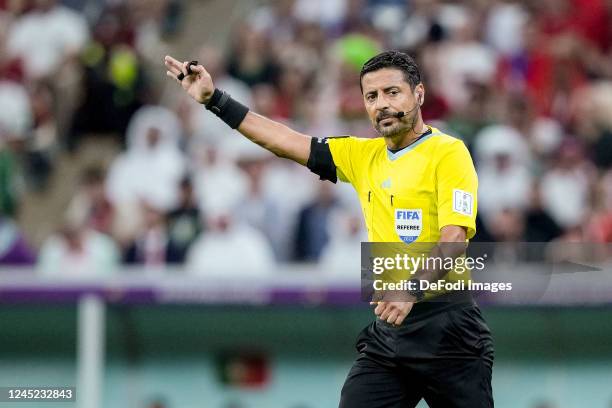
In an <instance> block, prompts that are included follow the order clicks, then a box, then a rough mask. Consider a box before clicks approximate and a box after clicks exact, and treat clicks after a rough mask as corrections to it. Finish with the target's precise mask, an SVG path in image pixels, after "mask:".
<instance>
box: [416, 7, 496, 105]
mask: <svg viewBox="0 0 612 408" xmlns="http://www.w3.org/2000/svg"><path fill="white" fill-rule="evenodd" d="M437 18H438V21H439V22H440V25H441V27H443V31H444V32H445V33H446V34H448V35H449V38H448V39H447V40H446V41H444V42H442V43H441V45H440V47H438V48H436V49H437V52H433V53H432V54H430V56H429V58H433V61H432V63H430V64H429V67H430V69H431V70H433V72H431V73H430V74H431V75H430V77H428V82H429V83H432V84H435V88H436V90H438V91H439V92H440V94H441V96H442V97H443V98H444V100H445V101H446V102H448V104H449V105H450V106H451V108H453V109H456V108H459V107H461V106H464V105H465V104H466V103H467V102H468V99H469V96H470V89H469V87H468V84H469V83H470V82H471V81H473V82H477V83H482V84H486V83H489V82H490V81H491V80H492V79H493V76H494V74H495V70H496V53H495V51H494V50H493V49H492V48H490V47H488V46H487V45H486V44H483V43H481V42H479V41H478V30H479V28H480V27H479V24H478V23H477V18H478V16H477V15H476V12H475V11H474V10H468V9H467V8H466V7H465V6H463V5H460V4H445V5H444V6H442V7H441V8H440V10H439V12H438V15H437Z"/></svg>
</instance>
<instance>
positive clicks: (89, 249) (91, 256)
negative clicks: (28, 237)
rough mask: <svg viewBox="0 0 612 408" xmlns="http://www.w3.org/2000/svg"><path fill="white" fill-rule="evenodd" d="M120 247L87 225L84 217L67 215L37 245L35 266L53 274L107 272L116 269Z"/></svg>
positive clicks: (97, 274) (91, 274) (108, 273)
mask: <svg viewBox="0 0 612 408" xmlns="http://www.w3.org/2000/svg"><path fill="white" fill-rule="evenodd" d="M118 264H119V250H118V248H117V246H116V244H115V243H114V242H113V240H112V239H111V238H110V237H108V236H106V235H104V234H101V233H99V232H97V231H95V230H94V229H92V228H90V227H88V226H87V225H86V223H85V219H83V218H82V217H77V218H74V219H70V218H68V217H67V218H66V219H65V221H64V223H63V225H62V227H61V228H60V230H59V231H58V232H57V233H56V234H53V235H51V236H50V237H49V238H47V239H46V240H45V242H44V243H43V245H42V248H41V249H40V254H39V258H38V270H39V271H40V273H42V274H45V275H53V276H82V277H85V276H109V275H112V274H114V273H116V272H117V268H118Z"/></svg>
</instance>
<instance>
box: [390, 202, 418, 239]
mask: <svg viewBox="0 0 612 408" xmlns="http://www.w3.org/2000/svg"><path fill="white" fill-rule="evenodd" d="M422 230H423V210H422V209H420V208H416V209H405V208H396V209H395V232H396V233H397V235H398V236H399V237H400V239H401V240H402V241H404V242H405V243H406V244H410V243H411V242H414V241H416V239H417V238H418V237H419V236H420V235H421V231H422Z"/></svg>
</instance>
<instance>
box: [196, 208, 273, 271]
mask: <svg viewBox="0 0 612 408" xmlns="http://www.w3.org/2000/svg"><path fill="white" fill-rule="evenodd" d="M239 212H240V206H238V205H237V203H235V205H234V206H228V207H225V208H217V209H216V210H210V211H208V212H207V213H206V232H205V233H204V234H202V235H200V237H199V238H198V239H197V240H196V241H195V242H194V243H193V245H192V246H191V248H190V249H189V252H188V254H187V264H186V269H187V271H188V272H189V273H191V274H193V275H199V276H219V275H224V276H225V277H227V278H230V279H231V278H232V277H236V278H240V277H245V276H263V275H269V274H271V273H273V271H274V269H275V260H274V252H273V251H272V247H271V246H270V244H269V242H268V240H267V239H266V237H265V235H263V234H262V233H261V232H260V231H258V230H257V229H255V228H253V227H251V226H249V225H248V224H246V223H245V222H241V221H240V217H239Z"/></svg>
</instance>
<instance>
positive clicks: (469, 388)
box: [340, 301, 494, 408]
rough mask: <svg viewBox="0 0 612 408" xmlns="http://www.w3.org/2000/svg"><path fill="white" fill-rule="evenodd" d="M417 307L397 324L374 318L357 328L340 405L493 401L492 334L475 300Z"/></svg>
mask: <svg viewBox="0 0 612 408" xmlns="http://www.w3.org/2000/svg"><path fill="white" fill-rule="evenodd" d="M416 306H421V304H418V305H415V308H416ZM419 309H420V310H417V313H415V314H414V315H413V313H412V312H411V313H410V314H409V315H408V317H407V318H406V320H405V321H404V322H403V324H402V325H401V326H399V327H395V326H392V325H390V324H388V323H386V322H384V321H381V320H380V319H377V320H376V321H375V322H373V323H372V324H370V325H369V326H368V327H366V328H365V329H364V330H362V331H361V333H360V334H359V337H358V338H357V344H356V348H357V351H358V352H359V356H358V357H357V360H356V361H355V363H354V364H353V367H352V368H351V370H350V372H349V374H348V377H347V379H346V381H345V383H344V386H343V387H342V395H341V399H340V408H361V407H363V408H366V407H367V408H379V407H380V408H382V407H385V408H396V407H397V408H400V407H401V408H407V407H414V406H416V405H417V404H418V402H419V401H420V400H421V399H425V401H426V402H427V404H428V405H429V406H430V407H431V408H481V407H482V408H485V407H487V408H489V407H493V396H492V390H491V375H492V368H493V354H494V351H493V340H492V337H491V332H490V331H489V328H488V327H487V324H486V323H485V321H484V318H483V317H482V314H481V312H480V309H479V308H478V306H476V304H475V303H474V302H473V301H469V302H462V303H452V304H448V305H444V304H442V303H434V302H431V305H430V307H428V306H425V307H424V308H423V307H421V308H419ZM413 311H415V310H414V309H413Z"/></svg>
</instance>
